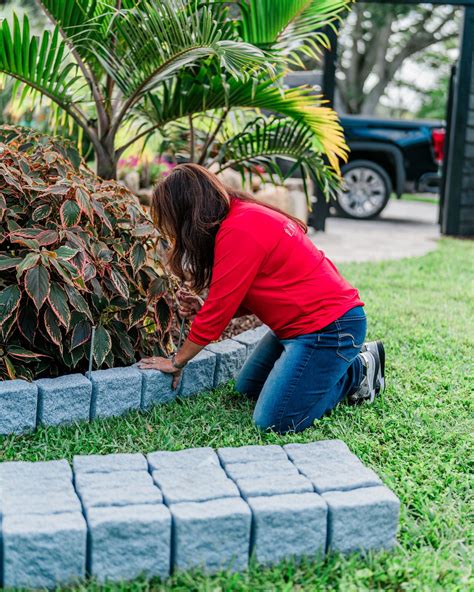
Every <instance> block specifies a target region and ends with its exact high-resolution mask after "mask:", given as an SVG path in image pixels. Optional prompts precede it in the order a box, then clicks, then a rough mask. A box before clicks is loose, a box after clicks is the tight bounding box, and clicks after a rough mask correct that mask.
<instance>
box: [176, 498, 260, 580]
mask: <svg viewBox="0 0 474 592" xmlns="http://www.w3.org/2000/svg"><path fill="white" fill-rule="evenodd" d="M170 510H171V514H172V517H173V535H174V538H173V558H174V568H175V569H176V570H180V571H182V570H186V569H200V570H203V571H204V572H206V573H213V572H217V571H219V570H221V569H229V570H232V571H243V570H245V569H246V568H247V565H248V560H249V548H250V530H251V521H252V514H251V511H250V509H249V507H248V505H247V504H246V503H245V502H244V501H243V500H242V499H240V498H237V497H236V498H229V499H219V500H212V501H208V502H201V503H183V504H173V505H171V507H170Z"/></svg>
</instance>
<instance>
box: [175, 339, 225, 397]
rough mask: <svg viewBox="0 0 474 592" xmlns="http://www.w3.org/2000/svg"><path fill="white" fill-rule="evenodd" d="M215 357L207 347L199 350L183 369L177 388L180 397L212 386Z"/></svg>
mask: <svg viewBox="0 0 474 592" xmlns="http://www.w3.org/2000/svg"><path fill="white" fill-rule="evenodd" d="M216 363H217V357H216V356H215V355H214V354H213V353H212V352H210V351H207V349H203V350H201V351H200V352H199V353H198V355H197V356H196V357H195V358H193V359H192V360H191V361H190V362H188V364H187V365H186V367H185V368H184V370H183V374H182V376H181V381H180V385H179V387H178V389H179V396H180V397H190V396H192V395H196V394H197V393H200V392H203V391H210V390H212V389H213V388H214V379H215V373H216Z"/></svg>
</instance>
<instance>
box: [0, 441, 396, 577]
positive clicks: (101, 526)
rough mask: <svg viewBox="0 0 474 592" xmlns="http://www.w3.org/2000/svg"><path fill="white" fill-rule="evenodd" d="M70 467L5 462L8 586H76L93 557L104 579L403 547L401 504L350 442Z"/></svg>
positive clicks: (2, 507) (1, 473)
mask: <svg viewBox="0 0 474 592" xmlns="http://www.w3.org/2000/svg"><path fill="white" fill-rule="evenodd" d="M289 457H292V460H290V458H289ZM73 467H74V475H73V474H72V471H71V467H70V465H69V464H68V463H67V461H65V460H60V461H47V462H44V461H42V462H36V463H34V462H23V461H19V462H18V461H15V462H4V463H0V517H1V520H0V529H1V532H0V538H2V540H3V549H4V553H3V557H2V559H1V561H2V564H3V567H2V569H3V574H4V576H3V577H4V581H3V584H4V585H10V586H18V587H30V588H39V587H54V586H59V585H62V586H64V585H68V584H69V583H71V582H73V581H75V580H77V579H79V578H83V577H84V572H85V567H84V566H85V562H86V550H87V566H88V571H89V572H90V573H92V575H93V576H94V577H96V578H97V579H98V580H99V582H105V581H107V580H110V581H119V580H127V579H132V578H135V577H137V576H138V575H140V574H141V573H142V572H143V573H144V574H145V575H146V576H147V577H151V576H154V575H160V576H162V577H165V576H167V575H168V574H169V573H170V569H175V570H184V569H188V568H192V569H194V568H196V569H202V570H204V571H205V572H208V573H213V572H216V571H219V570H221V569H232V570H235V571H242V570H244V569H246V567H247V565H248V560H249V556H250V555H251V554H252V553H253V556H254V558H255V560H256V562H257V563H260V564H264V565H270V564H273V563H275V562H277V561H279V560H281V559H289V558H292V559H295V560H299V559H302V558H303V557H314V556H317V555H320V554H321V553H323V552H324V551H325V550H327V549H328V548H329V550H331V551H337V552H342V553H348V552H353V551H367V550H377V549H389V548H391V547H392V546H393V545H394V544H395V537H396V530H397V524H398V516H399V506H400V502H399V500H398V498H397V497H396V496H395V495H394V494H393V493H392V492H391V491H390V490H389V489H387V488H386V487H384V486H383V485H379V484H380V483H381V481H380V479H379V478H378V476H377V475H375V473H374V472H373V471H371V469H368V468H367V467H365V466H364V465H363V464H362V462H361V461H360V460H359V459H358V458H357V457H356V456H355V455H354V454H353V453H352V452H351V451H350V450H349V448H348V447H347V446H346V445H345V444H344V443H343V442H341V441H321V442H315V443H310V444H288V445H287V446H285V448H282V447H280V446H277V445H267V446H262V445H255V446H241V447H228V448H220V449H219V450H218V452H217V453H216V451H214V450H213V449H212V448H210V447H203V448H196V449H185V450H180V451H156V452H152V453H149V454H148V455H147V458H145V456H143V455H142V454H136V453H135V454H128V453H121V454H108V455H90V456H76V457H74V459H73ZM290 467H291V468H290ZM367 472H369V477H370V478H369V479H366V477H367V474H368V473H367ZM303 473H304V474H303ZM306 475H307V476H306ZM373 476H375V479H376V485H375V486H371V485H370V484H371V483H372V480H373V479H374V477H373ZM361 482H363V483H367V484H368V485H367V486H363V487H360V486H359V485H360V483H361ZM318 488H319V490H320V491H322V494H319V493H318V492H315V490H316V489H318ZM328 488H329V491H328V490H327V489H328ZM83 515H85V517H86V521H87V523H86V522H85V521H84V517H83ZM86 532H88V538H87V539H86ZM171 547H172V548H171ZM18 570H19V571H18Z"/></svg>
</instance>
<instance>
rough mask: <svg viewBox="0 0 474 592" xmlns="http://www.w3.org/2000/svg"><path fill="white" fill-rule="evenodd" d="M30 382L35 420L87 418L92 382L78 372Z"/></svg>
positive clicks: (53, 422) (55, 421) (64, 421)
mask: <svg viewBox="0 0 474 592" xmlns="http://www.w3.org/2000/svg"><path fill="white" fill-rule="evenodd" d="M34 384H36V386H37V387H38V423H39V424H41V425H51V426H56V425H63V424H70V423H73V422H76V421H88V420H89V419H90V410H91V397H92V383H91V381H90V380H88V379H87V378H86V377H85V376H83V375H82V374H69V375H66V376H59V377H58V378H40V379H38V380H36V381H35V383H34Z"/></svg>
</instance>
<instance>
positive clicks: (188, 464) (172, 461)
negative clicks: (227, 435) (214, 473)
mask: <svg viewBox="0 0 474 592" xmlns="http://www.w3.org/2000/svg"><path fill="white" fill-rule="evenodd" d="M147 460H148V464H149V466H150V471H159V470H186V469H193V468H194V469H204V468H206V467H209V466H214V467H219V466H220V463H219V458H218V456H217V454H216V453H215V452H214V450H213V449H212V448H210V447H207V446H206V447H203V448H186V449H185V450H176V451H172V450H159V451H158V452H150V453H149V454H148V456H147Z"/></svg>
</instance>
